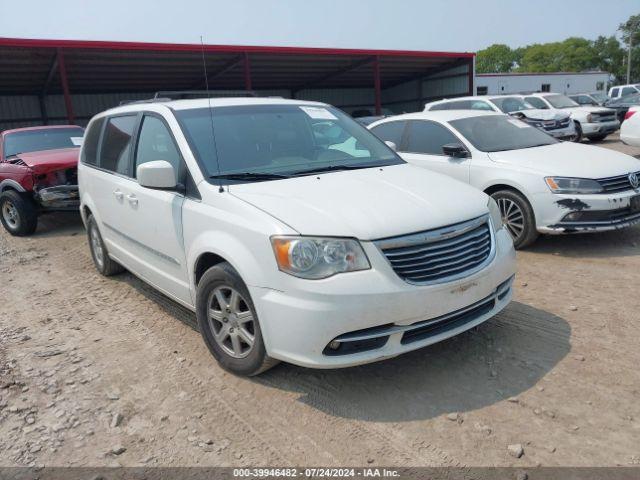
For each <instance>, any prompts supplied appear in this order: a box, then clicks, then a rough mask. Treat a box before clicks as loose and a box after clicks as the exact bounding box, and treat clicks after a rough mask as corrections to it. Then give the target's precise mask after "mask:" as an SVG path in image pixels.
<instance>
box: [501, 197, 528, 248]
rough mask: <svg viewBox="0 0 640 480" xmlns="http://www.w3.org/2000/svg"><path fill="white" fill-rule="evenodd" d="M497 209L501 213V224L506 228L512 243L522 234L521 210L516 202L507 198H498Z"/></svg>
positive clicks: (522, 215) (522, 216) (522, 220)
mask: <svg viewBox="0 0 640 480" xmlns="http://www.w3.org/2000/svg"><path fill="white" fill-rule="evenodd" d="M498 207H500V213H502V223H503V224H504V226H505V227H507V230H508V232H509V233H510V234H511V238H513V241H514V242H516V241H517V240H518V239H519V238H520V237H521V236H522V234H523V232H524V214H523V213H522V210H521V209H520V207H519V206H518V204H516V202H514V201H513V200H510V199H508V198H499V199H498Z"/></svg>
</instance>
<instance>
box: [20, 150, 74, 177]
mask: <svg viewBox="0 0 640 480" xmlns="http://www.w3.org/2000/svg"><path fill="white" fill-rule="evenodd" d="M79 154H80V149H79V148H77V147H76V148H60V149H57V150H42V151H40V152H29V153H21V154H20V155H18V158H20V160H22V161H23V162H24V163H25V164H26V165H27V166H28V167H30V168H31V169H32V170H33V171H34V172H35V173H46V172H52V171H54V170H62V169H65V168H72V167H77V166H78V156H79Z"/></svg>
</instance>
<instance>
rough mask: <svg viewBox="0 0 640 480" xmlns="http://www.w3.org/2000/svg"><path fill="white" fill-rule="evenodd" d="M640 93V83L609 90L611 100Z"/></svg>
mask: <svg viewBox="0 0 640 480" xmlns="http://www.w3.org/2000/svg"><path fill="white" fill-rule="evenodd" d="M635 93H640V83H637V84H633V85H618V86H617V87H611V88H610V89H609V98H621V97H626V96H627V95H633V94H635Z"/></svg>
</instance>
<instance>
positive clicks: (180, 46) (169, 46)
mask: <svg viewBox="0 0 640 480" xmlns="http://www.w3.org/2000/svg"><path fill="white" fill-rule="evenodd" d="M0 46H6V47H27V48H28V47H31V48H65V49H69V48H85V49H86V48H92V49H102V50H150V51H157V52H162V51H167V52H179V51H182V52H200V51H202V49H203V48H204V50H205V52H237V53H274V54H278V53H283V54H309V55H383V56H391V57H393V56H396V57H457V58H460V57H474V56H475V53H471V52H460V53H456V52H439V51H419V50H363V49H353V48H316V47H275V46H274V47H263V46H241V45H204V47H203V46H202V45H201V44H199V43H151V42H149V43H146V42H112V41H96V40H44V39H33V38H6V37H0Z"/></svg>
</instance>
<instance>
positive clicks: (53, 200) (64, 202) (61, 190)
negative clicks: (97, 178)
mask: <svg viewBox="0 0 640 480" xmlns="http://www.w3.org/2000/svg"><path fill="white" fill-rule="evenodd" d="M35 198H36V201H37V202H38V204H39V205H40V206H41V207H42V208H43V209H44V210H63V211H66V210H68V211H74V210H78V209H79V208H80V195H79V193H78V186H77V185H59V186H56V187H47V188H41V189H40V190H38V191H37V192H36V194H35Z"/></svg>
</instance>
